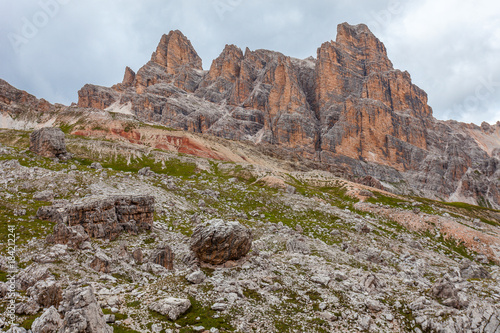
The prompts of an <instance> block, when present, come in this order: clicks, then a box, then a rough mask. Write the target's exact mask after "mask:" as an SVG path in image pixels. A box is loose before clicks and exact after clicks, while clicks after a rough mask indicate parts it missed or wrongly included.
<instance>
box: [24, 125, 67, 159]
mask: <svg viewBox="0 0 500 333" xmlns="http://www.w3.org/2000/svg"><path fill="white" fill-rule="evenodd" d="M30 150H31V151H32V152H34V153H35V154H38V155H40V156H43V157H50V158H53V157H57V158H59V159H69V158H71V155H70V154H69V153H68V152H67V151H66V143H65V141H64V133H63V131H61V129H60V128H53V127H44V128H41V129H39V130H36V131H33V132H32V133H31V135H30Z"/></svg>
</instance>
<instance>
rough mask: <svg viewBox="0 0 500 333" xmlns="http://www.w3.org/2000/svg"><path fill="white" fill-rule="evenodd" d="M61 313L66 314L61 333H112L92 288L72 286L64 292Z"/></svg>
mask: <svg viewBox="0 0 500 333" xmlns="http://www.w3.org/2000/svg"><path fill="white" fill-rule="evenodd" d="M59 311H60V312H62V313H64V322H63V325H62V327H61V329H60V330H59V332H61V333H66V332H67V333H69V332H75V333H112V332H113V328H112V327H111V326H108V325H106V320H105V319H104V315H103V313H102V310H101V308H100V307H99V305H98V304H97V300H96V298H95V295H94V292H93V290H92V287H90V286H89V287H78V286H70V287H69V288H68V289H66V290H65V291H64V295H63V302H62V303H61V306H60V307H59Z"/></svg>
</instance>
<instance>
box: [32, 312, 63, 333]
mask: <svg viewBox="0 0 500 333" xmlns="http://www.w3.org/2000/svg"><path fill="white" fill-rule="evenodd" d="M62 324H63V320H62V319H61V316H60V315H59V312H57V310H56V308H55V307H53V306H51V307H50V308H48V309H47V310H45V311H44V312H43V314H42V315H41V316H40V317H38V318H36V319H35V321H34V322H33V325H31V331H32V332H33V333H55V332H57V331H58V330H59V328H60V327H61V326H62Z"/></svg>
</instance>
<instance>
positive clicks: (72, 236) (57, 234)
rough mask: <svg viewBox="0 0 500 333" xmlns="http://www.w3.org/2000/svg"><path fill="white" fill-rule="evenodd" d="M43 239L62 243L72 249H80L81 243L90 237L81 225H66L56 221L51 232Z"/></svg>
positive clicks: (52, 242)
mask: <svg viewBox="0 0 500 333" xmlns="http://www.w3.org/2000/svg"><path fill="white" fill-rule="evenodd" d="M45 240H46V241H47V243H51V244H63V245H67V246H68V247H70V248H72V249H80V248H82V247H83V243H85V242H88V241H89V240H90V237H89V235H88V234H87V233H86V232H85V229H83V226H81V225H75V226H73V227H68V226H67V225H66V224H64V223H57V224H56V225H55V226H54V231H53V233H52V234H50V235H48V236H47V238H46V239H45Z"/></svg>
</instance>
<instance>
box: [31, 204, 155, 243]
mask: <svg viewBox="0 0 500 333" xmlns="http://www.w3.org/2000/svg"><path fill="white" fill-rule="evenodd" d="M153 215H154V198H153V197H152V196H111V197H103V198H91V199H88V200H82V201H81V202H78V203H74V204H56V205H53V206H47V207H40V208H39V209H38V211H37V218H39V219H41V220H47V221H52V222H56V223H58V224H65V225H67V226H70V227H72V226H82V227H83V229H84V230H85V233H86V234H87V235H89V236H90V237H93V238H106V239H110V240H114V239H116V238H117V237H118V236H119V235H120V233H122V232H129V233H133V234H137V233H138V232H140V231H144V230H150V229H151V227H152V224H153ZM75 232H76V233H78V230H69V229H67V228H65V227H64V226H56V227H55V233H54V234H53V235H52V236H50V237H49V239H48V240H49V241H54V242H56V241H57V240H61V237H60V236H61V235H68V236H70V235H73V236H74V237H76V238H78V239H79V238H80V237H79V236H78V235H75V234H74V233H75ZM83 237H84V236H83ZM78 239H68V242H70V241H73V242H74V241H76V242H77V243H78V242H79V240H78ZM61 241H63V240H61Z"/></svg>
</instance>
